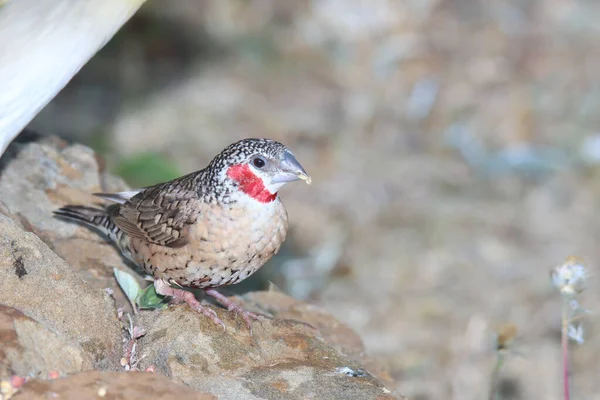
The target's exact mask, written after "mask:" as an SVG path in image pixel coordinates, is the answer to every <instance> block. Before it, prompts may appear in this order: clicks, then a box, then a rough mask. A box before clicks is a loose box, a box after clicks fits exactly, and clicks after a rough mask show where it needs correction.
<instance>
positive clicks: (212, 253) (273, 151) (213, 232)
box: [55, 139, 310, 328]
mask: <svg viewBox="0 0 600 400" xmlns="http://www.w3.org/2000/svg"><path fill="white" fill-rule="evenodd" d="M297 180H304V181H305V182H307V183H310V177H309V176H308V174H307V173H306V171H305V170H304V168H302V166H301V165H300V163H299V162H298V160H296V157H294V155H293V154H292V152H291V151H290V150H289V149H288V148H287V147H286V146H284V145H283V144H281V143H279V142H276V141H274V140H269V139H243V140H240V141H239V142H236V143H233V144H232V145H230V146H229V147H227V148H226V149H225V150H223V151H222V152H221V153H220V154H219V155H217V156H216V157H215V158H214V159H213V160H212V161H211V162H210V164H209V165H208V166H207V167H206V168H204V169H202V170H200V171H197V172H193V173H191V174H188V175H185V176H182V177H181V178H177V179H174V180H172V181H169V182H165V183H160V184H158V185H155V186H150V187H147V188H143V189H138V190H132V191H128V192H120V193H96V194H95V195H96V196H98V197H101V198H103V199H106V200H109V201H112V202H114V203H115V204H111V205H109V206H108V207H106V208H104V209H101V208H94V207H87V206H79V205H68V206H65V207H63V208H61V209H59V210H57V211H55V213H56V214H57V215H59V216H61V217H66V218H70V219H73V220H76V221H80V222H83V223H85V224H87V225H90V226H92V227H94V228H96V229H98V230H100V231H101V232H102V233H103V234H104V235H106V236H107V237H108V238H109V239H110V240H111V241H112V242H113V243H114V244H115V245H116V246H117V247H118V248H119V250H120V251H121V252H122V253H123V255H124V256H125V257H126V258H128V259H129V260H131V261H132V262H133V263H135V264H136V265H138V266H139V267H141V268H142V269H143V270H144V271H145V272H146V273H148V274H150V275H152V277H153V278H154V287H155V288H156V292H157V293H158V294H161V295H164V296H171V297H173V298H176V299H179V300H183V301H185V302H186V303H187V304H188V305H189V306H190V307H191V308H192V309H194V310H196V311H198V312H199V313H201V314H203V315H205V316H206V317H208V318H210V319H211V320H212V321H214V322H215V323H217V324H219V325H221V326H223V327H224V324H223V322H222V321H221V320H220V319H219V317H218V316H217V314H216V313H215V312H214V310H212V309H211V308H208V307H205V306H203V305H201V304H200V302H199V301H198V300H197V299H196V298H195V296H194V295H193V293H192V292H190V291H187V290H185V288H199V289H203V290H204V292H205V293H206V294H207V295H210V296H212V297H214V298H215V299H217V300H218V301H219V302H220V303H222V304H223V305H224V306H225V307H227V309H228V310H230V311H233V312H235V313H237V314H239V315H240V316H241V317H242V318H243V319H244V321H245V322H246V324H247V325H248V328H251V326H252V320H256V319H258V316H257V315H256V314H254V313H252V312H249V311H247V310H244V309H243V308H242V307H241V306H240V305H238V304H237V303H235V302H234V301H232V300H230V299H229V298H227V297H225V296H224V295H222V294H221V293H219V292H218V291H217V290H216V288H218V287H221V286H227V285H233V284H235V283H239V282H241V281H243V280H244V279H246V278H247V277H249V276H250V275H252V274H253V273H254V272H256V271H257V270H258V269H259V268H260V267H262V266H263V265H264V264H265V263H266V262H267V261H268V260H269V259H270V258H271V257H272V256H273V255H274V254H276V253H277V252H278V251H279V248H280V247H281V245H282V243H283V241H284V240H285V236H286V232H287V228H288V219H287V212H286V209H285V207H284V205H283V203H282V202H281V200H280V199H279V195H278V191H279V189H280V188H281V187H282V186H283V185H285V184H286V183H288V182H293V181H297Z"/></svg>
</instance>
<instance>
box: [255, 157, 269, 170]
mask: <svg viewBox="0 0 600 400" xmlns="http://www.w3.org/2000/svg"><path fill="white" fill-rule="evenodd" d="M266 163H267V162H266V161H265V159H264V158H262V157H260V156H259V157H255V158H254V159H253V160H252V164H254V166H255V167H256V168H258V169H261V168H262V167H264V166H265V164H266Z"/></svg>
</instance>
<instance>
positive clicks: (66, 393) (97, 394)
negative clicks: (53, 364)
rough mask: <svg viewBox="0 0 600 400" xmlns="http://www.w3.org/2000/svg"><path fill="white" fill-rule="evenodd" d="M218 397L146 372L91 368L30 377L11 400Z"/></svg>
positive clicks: (211, 399) (197, 399) (192, 399)
mask: <svg viewBox="0 0 600 400" xmlns="http://www.w3.org/2000/svg"><path fill="white" fill-rule="evenodd" d="M52 398H55V399H61V400H81V399H100V398H106V399H110V400H147V399H161V400H162V399H164V400H217V397H215V396H213V395H210V394H206V393H199V392H196V391H194V390H192V389H190V388H186V387H185V386H182V385H178V384H176V383H173V382H171V381H170V380H169V379H167V378H165V377H163V376H160V375H157V374H152V373H145V372H128V373H117V372H100V371H90V372H83V373H79V374H75V375H72V376H69V377H67V378H63V379H54V380H38V379H36V380H32V381H29V382H27V383H26V384H25V385H24V386H23V387H22V388H21V390H20V391H19V392H17V393H16V395H14V396H13V397H12V399H13V400H47V399H52Z"/></svg>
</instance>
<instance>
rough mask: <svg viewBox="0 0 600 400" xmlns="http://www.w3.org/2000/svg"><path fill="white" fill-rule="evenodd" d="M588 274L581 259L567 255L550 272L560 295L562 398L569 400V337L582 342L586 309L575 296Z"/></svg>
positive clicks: (583, 285) (583, 286)
mask: <svg viewBox="0 0 600 400" xmlns="http://www.w3.org/2000/svg"><path fill="white" fill-rule="evenodd" d="M588 276H589V274H588V272H587V269H586V268H585V266H583V264H582V262H581V260H580V259H579V258H577V257H569V258H567V259H566V260H565V262H564V263H562V264H561V265H559V266H557V267H555V268H554V269H553V270H552V272H551V277H552V283H553V285H554V287H556V288H557V289H558V290H559V292H560V294H561V297H562V319H561V344H562V363H563V392H564V399H565V400H570V397H571V395H570V386H569V339H571V340H573V341H574V342H576V343H578V344H582V343H583V341H584V339H583V326H582V325H581V322H580V320H581V318H583V316H584V315H585V314H588V311H587V310H585V309H583V308H582V307H581V306H580V304H579V302H578V301H577V299H576V297H577V295H578V294H580V293H581V292H582V291H583V290H584V288H585V281H586V280H587V278H588Z"/></svg>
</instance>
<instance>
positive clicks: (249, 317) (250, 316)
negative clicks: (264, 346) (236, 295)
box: [204, 289, 259, 332]
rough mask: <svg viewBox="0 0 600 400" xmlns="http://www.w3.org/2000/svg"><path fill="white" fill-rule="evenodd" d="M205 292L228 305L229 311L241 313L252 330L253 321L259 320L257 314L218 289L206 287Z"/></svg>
mask: <svg viewBox="0 0 600 400" xmlns="http://www.w3.org/2000/svg"><path fill="white" fill-rule="evenodd" d="M204 292H205V293H206V294H207V295H209V296H211V297H214V298H215V299H217V301H218V302H219V303H221V304H223V305H224V306H225V307H227V309H228V310H229V311H233V312H234V313H236V314H239V315H241V317H242V319H243V320H244V321H245V322H246V325H247V326H248V329H250V331H251V332H252V322H254V321H258V320H259V318H258V315H257V314H255V313H253V312H251V311H248V310H246V309H244V308H243V307H242V306H240V305H239V304H238V303H236V302H235V301H233V300H231V299H229V298H228V297H226V296H224V295H222V294H221V293H219V292H218V291H217V290H216V289H204Z"/></svg>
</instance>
